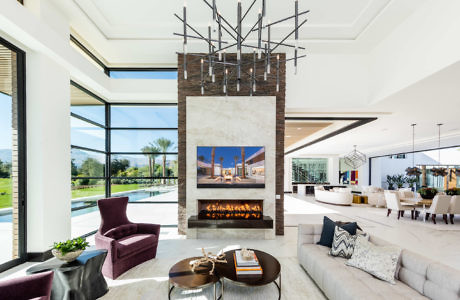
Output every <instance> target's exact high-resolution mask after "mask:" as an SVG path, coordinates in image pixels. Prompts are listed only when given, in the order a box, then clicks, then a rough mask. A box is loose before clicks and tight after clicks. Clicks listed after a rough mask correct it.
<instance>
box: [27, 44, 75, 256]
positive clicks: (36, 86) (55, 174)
mask: <svg viewBox="0 0 460 300" xmlns="http://www.w3.org/2000/svg"><path fill="white" fill-rule="evenodd" d="M26 61H27V72H26V74H27V75H26V76H27V78H26V84H27V92H26V110H27V251H28V252H42V251H46V250H48V249H50V247H51V246H52V245H53V242H56V241H61V240H65V239H68V238H70V210H71V208H70V200H71V190H70V86H69V80H70V77H69V72H68V71H67V70H65V69H64V68H62V67H61V66H59V65H57V64H56V63H55V62H54V61H53V60H51V59H49V58H48V57H46V56H45V55H43V54H40V53H34V52H29V53H27V57H26Z"/></svg>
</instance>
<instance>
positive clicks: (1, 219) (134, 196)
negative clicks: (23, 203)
mask: <svg viewBox="0 0 460 300" xmlns="http://www.w3.org/2000/svg"><path fill="white" fill-rule="evenodd" d="M167 192H169V191H152V192H149V191H136V192H127V193H122V194H117V195H116V196H117V197H129V202H136V201H141V200H145V199H146V198H150V197H154V196H158V195H161V194H164V193H167ZM91 202H93V203H96V201H86V202H85V201H78V202H72V205H71V207H72V208H76V207H82V206H86V205H89V204H90V203H91ZM97 210H98V208H97V205H94V206H91V207H87V208H83V209H79V210H74V211H72V217H76V216H81V215H85V214H88V213H91V212H94V211H97ZM12 221H13V215H12V214H11V213H10V214H6V215H2V216H0V223H7V222H12Z"/></svg>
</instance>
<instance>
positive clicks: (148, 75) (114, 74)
mask: <svg viewBox="0 0 460 300" xmlns="http://www.w3.org/2000/svg"><path fill="white" fill-rule="evenodd" d="M110 77H111V78H116V79H120V78H123V79H177V71H172V72H171V71H169V72H168V71H165V72H160V71H110Z"/></svg>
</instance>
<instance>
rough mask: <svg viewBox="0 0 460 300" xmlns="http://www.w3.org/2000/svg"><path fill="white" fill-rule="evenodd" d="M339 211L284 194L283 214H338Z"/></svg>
mask: <svg viewBox="0 0 460 300" xmlns="http://www.w3.org/2000/svg"><path fill="white" fill-rule="evenodd" d="M338 213H339V212H338V211H336V210H333V209H329V208H327V207H323V206H320V205H316V204H313V203H308V202H306V201H303V200H300V199H296V198H294V197H291V196H288V195H284V214H285V215H289V214H292V215H298V214H303V215H324V214H338Z"/></svg>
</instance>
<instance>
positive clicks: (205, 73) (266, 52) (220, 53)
mask: <svg viewBox="0 0 460 300" xmlns="http://www.w3.org/2000/svg"><path fill="white" fill-rule="evenodd" d="M203 1H204V3H205V4H206V6H208V7H209V8H210V10H211V14H212V21H211V22H210V23H209V25H208V30H207V37H205V36H204V35H202V34H201V33H200V32H198V30H196V29H195V28H194V27H193V26H192V25H191V24H190V23H188V22H187V5H186V3H185V2H184V8H183V14H182V17H180V16H178V15H177V14H174V16H175V17H176V18H177V19H179V20H180V21H181V22H182V24H183V32H182V33H174V35H177V36H182V37H183V53H182V54H183V58H184V61H183V68H184V74H183V76H184V79H188V78H187V60H189V59H197V58H198V59H200V63H201V70H200V71H201V74H200V86H201V94H202V95H203V94H204V89H205V83H206V79H210V81H211V82H212V83H215V81H216V80H215V77H216V76H215V75H216V72H221V74H222V75H223V81H222V91H223V93H225V94H227V92H228V85H229V82H230V81H231V82H236V91H237V92H239V91H240V87H241V85H242V80H241V77H242V76H241V75H242V74H243V73H244V74H247V75H248V77H249V78H250V80H249V87H250V89H249V91H250V95H251V96H252V93H253V92H256V90H257V88H256V86H257V82H258V81H259V80H262V79H263V80H264V81H266V80H267V77H271V78H274V77H276V91H277V92H279V89H280V87H279V85H280V74H279V73H280V67H279V66H280V62H283V61H280V56H279V54H276V56H275V55H274V51H275V50H276V49H277V48H278V47H279V46H281V47H287V48H294V57H292V58H289V59H285V60H284V62H287V61H291V60H293V61H294V69H295V73H297V61H298V59H300V58H304V57H306V55H299V53H300V51H301V50H305V48H304V47H299V45H298V41H299V29H300V28H301V27H302V26H303V25H304V24H305V23H306V22H307V19H305V20H303V21H300V20H299V17H300V16H302V15H305V14H307V13H308V12H309V10H306V11H301V12H299V2H298V0H295V1H294V15H292V16H289V17H286V18H283V19H280V20H277V21H275V22H270V21H269V20H267V17H266V0H261V1H262V3H261V8H260V9H259V13H258V15H257V16H258V17H257V21H256V23H255V24H250V25H251V26H252V27H251V29H249V30H248V31H247V32H246V33H243V32H242V29H243V26H244V24H243V21H244V19H245V18H246V16H247V15H248V13H249V12H250V11H251V9H252V8H253V7H254V5H255V3H256V2H257V0H253V1H252V3H251V5H250V6H249V8H248V9H247V10H246V11H245V12H244V14H243V11H242V7H241V0H238V4H237V20H236V25H235V26H232V25H231V24H230V22H228V20H227V19H226V18H225V17H224V16H223V15H222V14H221V12H220V11H219V10H218V8H217V5H216V0H212V3H209V2H208V1H207V0H203ZM227 1H228V0H227ZM259 1H260V0H259ZM291 19H294V22H295V25H294V28H293V29H292V31H290V33H288V34H287V35H286V36H285V37H284V38H282V39H281V41H279V42H278V41H273V40H271V37H270V31H271V28H272V27H273V26H274V25H276V24H279V23H282V22H285V21H288V20H291ZM188 29H190V30H191V31H192V32H193V33H192V34H191V33H189V32H188ZM224 32H225V33H226V37H227V40H224V39H223V33H224ZM251 34H257V44H256V45H251V44H250V43H249V42H248V41H247V38H248V37H249V36H250V35H251ZM292 35H294V39H295V43H294V45H292V44H288V43H285V41H286V40H287V39H288V38H289V37H291V36H292ZM264 37H266V39H265V38H264ZM188 39H198V40H201V41H203V42H205V43H206V44H207V46H208V53H207V54H197V53H188V50H187V44H188ZM235 48H236V62H235V61H229V60H227V57H226V52H227V51H232V52H234V51H235ZM243 48H251V49H253V55H252V59H248V60H247V61H243V56H242V49H243ZM179 54H181V53H179ZM189 57H193V58H189ZM245 57H248V56H245ZM273 60H276V62H275V63H274V64H275V66H276V70H275V75H272V74H271V73H272V72H271V66H272V64H273ZM259 62H263V65H264V72H263V75H257V74H256V64H257V63H259ZM205 64H206V65H207V67H208V68H207V70H205V66H204V65H205ZM262 77H263V78H262Z"/></svg>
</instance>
